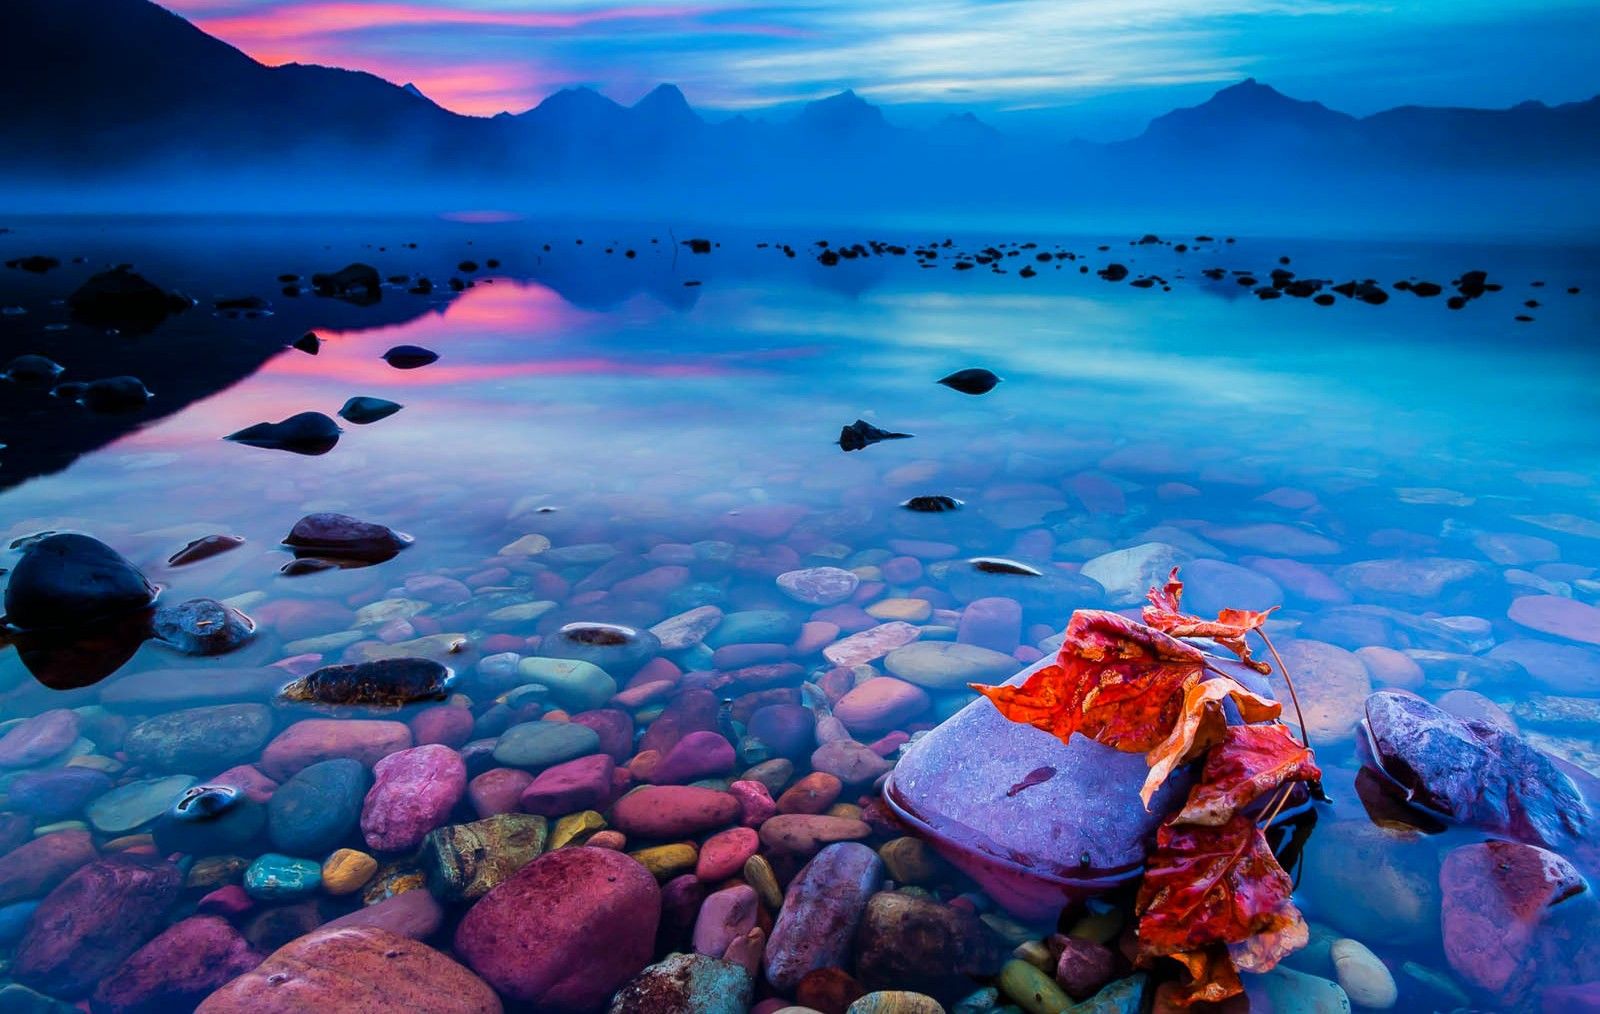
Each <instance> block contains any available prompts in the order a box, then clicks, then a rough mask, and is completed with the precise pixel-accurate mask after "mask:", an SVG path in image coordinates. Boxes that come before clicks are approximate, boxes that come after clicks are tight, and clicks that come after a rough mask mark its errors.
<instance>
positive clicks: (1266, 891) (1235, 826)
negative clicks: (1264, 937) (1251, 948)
mask: <svg viewBox="0 0 1600 1014" xmlns="http://www.w3.org/2000/svg"><path fill="white" fill-rule="evenodd" d="M1293 886H1294V885H1293V884H1292V883H1290V881H1289V875H1288V874H1287V873H1286V872H1284V869H1283V867H1282V866H1279V865H1278V860H1277V858H1276V857H1275V856H1274V855H1273V854H1272V849H1271V848H1269V847H1268V845H1267V839H1266V838H1265V837H1264V836H1263V835H1262V833H1261V830H1260V829H1259V828H1258V827H1256V824H1255V821H1254V820H1252V819H1251V818H1250V817H1249V816H1247V815H1245V814H1238V815H1236V816H1234V818H1233V819H1232V820H1230V821H1228V822H1227V823H1226V824H1221V825H1208V824H1179V825H1173V824H1163V825H1162V826H1161V828H1160V829H1159V830H1158V831H1157V832H1156V847H1155V848H1154V849H1153V850H1151V852H1150V855H1149V857H1148V858H1147V859H1146V861H1145V873H1144V881H1143V882H1142V883H1141V884H1140V885H1139V896H1138V899H1137V901H1136V902H1135V904H1134V910H1135V911H1136V912H1138V914H1139V942H1140V947H1141V949H1142V950H1144V951H1146V952H1148V953H1151V954H1157V955H1161V954H1177V953H1180V952H1185V951H1194V950H1200V949H1202V948H1205V947H1207V946H1209V945H1211V944H1232V943H1240V942H1242V941H1244V940H1246V939H1248V938H1249V937H1252V936H1254V935H1255V934H1257V933H1260V932H1262V931H1264V930H1270V929H1272V928H1273V927H1274V926H1275V925H1277V924H1278V922H1279V919H1280V916H1279V913H1280V912H1281V911H1282V910H1283V907H1284V905H1285V904H1287V903H1288V901H1289V895H1290V893H1291V892H1292V890H1293Z"/></svg>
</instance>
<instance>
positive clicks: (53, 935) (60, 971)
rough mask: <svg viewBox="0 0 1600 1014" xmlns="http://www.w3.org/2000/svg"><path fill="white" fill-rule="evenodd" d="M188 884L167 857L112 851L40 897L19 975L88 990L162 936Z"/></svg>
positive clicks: (41, 985) (55, 987) (17, 965)
mask: <svg viewBox="0 0 1600 1014" xmlns="http://www.w3.org/2000/svg"><path fill="white" fill-rule="evenodd" d="M182 889H183V874H182V873H180V872H179V870H178V868H177V867H176V866H174V865H172V864H171V863H168V862H159V861H154V860H149V859H145V858H144V857H140V856H126V855H119V856H111V857H109V858H106V859H99V860H96V861H94V862H92V863H90V864H89V865H87V866H84V867H82V868H81V869H79V870H78V871H77V872H76V873H74V874H72V876H70V877H68V878H67V879H66V880H65V881H63V882H62V883H61V885H60V886H59V887H57V888H56V889H55V890H53V891H51V892H50V895H49V896H48V897H47V898H45V899H44V901H43V902H41V903H40V904H39V907H38V909H37V910H35V912H34V913H33V919H32V920H31V921H30V922H29V923H28V932H27V934H26V935H25V936H24V937H23V938H22V943H21V944H19V945H18V946H17V951H16V956H15V959H14V964H13V966H12V974H13V975H14V976H15V978H16V980H17V981H18V982H20V983H22V984H23V985H25V986H32V987H33V988H35V989H41V990H46V991H48V992H49V993H50V994H51V995H53V996H59V997H62V998H63V999H76V998H78V997H81V996H86V995H87V994H88V993H89V991H90V990H92V989H93V988H94V986H95V983H97V982H99V981H100V980H101V979H103V978H105V977H106V976H107V975H108V974H110V972H111V971H112V970H113V969H115V968H116V967H117V966H118V965H120V964H122V962H123V961H124V960H126V959H127V957H128V956H129V955H131V954H132V953H133V952H134V951H136V950H138V949H139V947H140V946H141V945H142V944H144V943H145V941H147V940H149V939H150V938H151V937H153V936H155V934H156V932H157V931H158V930H160V928H161V926H162V923H163V921H164V920H165V919H166V915H167V912H168V911H169V910H170V909H171V908H172V905H173V903H174V902H176V901H177V900H178V892H179V891H181V890H182Z"/></svg>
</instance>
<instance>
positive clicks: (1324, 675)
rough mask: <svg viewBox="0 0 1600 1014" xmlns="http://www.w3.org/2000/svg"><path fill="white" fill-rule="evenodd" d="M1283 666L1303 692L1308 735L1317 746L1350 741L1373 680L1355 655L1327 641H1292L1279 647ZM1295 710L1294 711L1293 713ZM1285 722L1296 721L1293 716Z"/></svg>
mask: <svg viewBox="0 0 1600 1014" xmlns="http://www.w3.org/2000/svg"><path fill="white" fill-rule="evenodd" d="M1278 650H1279V653H1280V654H1281V655H1282V657H1283V664H1284V667H1285V668H1286V669H1288V670H1289V674H1290V676H1292V677H1293V678H1294V681H1295V685H1296V686H1297V687H1299V688H1300V704H1301V707H1302V708H1303V710H1304V712H1305V718H1306V732H1307V734H1308V735H1310V737H1311V739H1312V741H1313V742H1315V741H1317V740H1319V739H1320V740H1322V741H1323V742H1325V743H1326V742H1329V741H1340V740H1349V739H1351V738H1353V737H1354V736H1355V728H1356V725H1357V723H1359V722H1360V721H1361V719H1362V716H1363V715H1365V713H1366V703H1367V696H1368V695H1369V694H1371V693H1372V678H1371V677H1370V676H1369V675H1368V674H1367V667H1366V666H1365V665H1364V664H1362V661H1361V659H1359V658H1357V657H1356V656H1355V654H1353V653H1352V652H1349V651H1346V650H1345V649H1343V648H1340V647H1338V646H1337V645H1332V644H1328V643H1326V642H1323V641H1309V640H1298V641H1290V642H1288V643H1287V644H1283V645H1281V646H1280V647H1279V649H1278ZM1290 710H1292V709H1290ZM1284 717H1285V719H1286V720H1288V721H1293V720H1294V716H1293V715H1292V714H1286V715H1285V716H1284Z"/></svg>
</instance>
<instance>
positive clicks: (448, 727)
mask: <svg viewBox="0 0 1600 1014" xmlns="http://www.w3.org/2000/svg"><path fill="white" fill-rule="evenodd" d="M410 725H411V736H412V739H413V741H414V742H415V743H416V744H417V745H418V746H423V745H425V744H428V743H440V744H443V745H444V746H448V747H452V748H459V747H461V746H464V745H465V744H466V742H467V741H468V740H469V739H471V738H472V712H471V711H470V710H468V709H467V708H459V707H456V706H454V705H448V704H442V705H437V706H435V707H431V708H424V709H423V710H421V711H419V712H417V713H416V715H415V716H413V717H412V719H411V722H410Z"/></svg>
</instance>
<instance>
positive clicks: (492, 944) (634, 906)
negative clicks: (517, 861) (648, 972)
mask: <svg viewBox="0 0 1600 1014" xmlns="http://www.w3.org/2000/svg"><path fill="white" fill-rule="evenodd" d="M660 914H661V889H660V888H659V887H658V886H657V885H656V879H655V877H654V876H652V875H651V874H650V871H648V870H646V869H645V868H644V867H643V866H641V865H640V864H639V863H637V862H636V861H634V860H633V859H631V858H629V857H628V856H625V855H622V854H621V853H619V852H612V851H610V850H607V849H595V848H587V847H584V846H578V847H575V848H566V849H559V850H557V851H555V852H550V853H546V854H545V855H543V856H540V857H539V858H538V859H535V860H534V861H533V862H531V863H529V864H528V865H527V866H524V867H523V868H522V869H521V870H518V871H517V873H516V875H514V876H513V877H512V878H511V879H510V880H507V881H506V882H505V883H503V884H500V885H499V886H498V887H496V888H494V889H493V890H491V891H490V892H489V893H488V894H486V895H484V896H483V898H482V899H481V900H480V901H479V902H478V903H477V904H476V905H474V906H472V909H471V910H470V911H469V912H467V914H466V917H465V918H463V919H462V920H461V924H460V926H458V927H457V928H456V935H455V952H456V954H457V955H459V956H460V957H461V959H462V960H463V961H465V962H466V963H467V965H468V966H469V967H471V968H472V970H473V971H475V972H477V973H478V974H479V975H481V976H483V978H484V979H485V980H487V981H488V982H489V984H490V985H492V986H493V987H494V988H495V989H496V990H498V991H499V993H500V994H501V995H502V996H504V997H506V998H507V999H508V1000H510V1001H512V1002H513V1003H517V1004H523V1005H526V1006H529V1007H532V1008H534V1009H537V1010H541V1011H550V1012H552V1014H586V1012H590V1011H594V1010H597V1009H598V1008H600V1007H601V1006H603V1005H604V1004H605V1003H606V1002H607V1001H608V1000H609V999H610V998H611V995H612V994H613V993H615V992H616V990H617V989H618V987H620V986H621V985H622V984H623V983H625V982H627V981H628V979H630V978H631V977H633V976H634V975H635V974H637V973H638V972H639V970H640V969H642V968H644V966H645V965H647V964H649V962H650V957H651V954H652V952H653V951H654V948H655V937H656V925H657V923H658V921H659V920H660Z"/></svg>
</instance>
